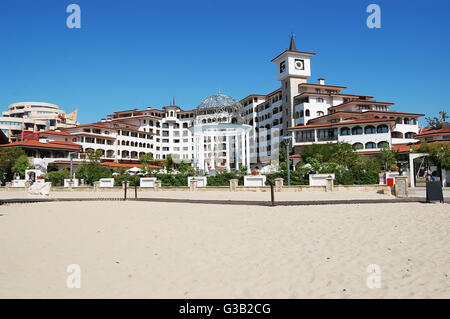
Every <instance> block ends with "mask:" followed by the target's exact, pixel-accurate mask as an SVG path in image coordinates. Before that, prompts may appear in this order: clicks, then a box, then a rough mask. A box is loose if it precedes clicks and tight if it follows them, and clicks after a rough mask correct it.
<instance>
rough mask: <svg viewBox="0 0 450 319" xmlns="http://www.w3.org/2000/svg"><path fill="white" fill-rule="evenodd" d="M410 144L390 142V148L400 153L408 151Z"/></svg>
mask: <svg viewBox="0 0 450 319" xmlns="http://www.w3.org/2000/svg"><path fill="white" fill-rule="evenodd" d="M410 149H411V145H409V144H392V150H393V151H397V152H400V153H404V152H409V150H410Z"/></svg>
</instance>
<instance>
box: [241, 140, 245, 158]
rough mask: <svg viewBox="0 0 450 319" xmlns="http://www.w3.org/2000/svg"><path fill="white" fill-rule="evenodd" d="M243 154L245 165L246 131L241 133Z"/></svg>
mask: <svg viewBox="0 0 450 319" xmlns="http://www.w3.org/2000/svg"><path fill="white" fill-rule="evenodd" d="M241 144H242V145H241V154H242V159H241V160H242V166H244V165H245V135H244V132H242V133H241Z"/></svg>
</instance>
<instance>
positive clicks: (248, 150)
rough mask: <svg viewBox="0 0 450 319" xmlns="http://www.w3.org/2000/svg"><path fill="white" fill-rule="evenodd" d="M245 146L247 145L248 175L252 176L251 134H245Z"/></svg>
mask: <svg viewBox="0 0 450 319" xmlns="http://www.w3.org/2000/svg"><path fill="white" fill-rule="evenodd" d="M245 142H246V143H245V144H246V148H245V150H246V153H247V157H246V159H247V161H246V162H247V164H246V165H247V173H248V174H250V173H251V170H250V132H247V133H245Z"/></svg>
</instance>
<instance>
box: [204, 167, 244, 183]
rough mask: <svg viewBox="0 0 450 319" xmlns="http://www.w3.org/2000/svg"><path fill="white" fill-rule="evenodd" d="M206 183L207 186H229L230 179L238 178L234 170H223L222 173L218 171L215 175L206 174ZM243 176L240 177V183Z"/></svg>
mask: <svg viewBox="0 0 450 319" xmlns="http://www.w3.org/2000/svg"><path fill="white" fill-rule="evenodd" d="M206 179H207V185H208V186H229V185H230V180H231V179H239V176H238V175H237V174H236V173H235V172H234V171H232V172H229V173H228V172H224V173H218V174H216V176H208V177H207V178H206ZM243 180H244V179H243V177H242V184H243ZM242 184H241V185H242Z"/></svg>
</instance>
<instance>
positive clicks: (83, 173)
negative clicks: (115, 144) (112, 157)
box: [75, 150, 112, 185]
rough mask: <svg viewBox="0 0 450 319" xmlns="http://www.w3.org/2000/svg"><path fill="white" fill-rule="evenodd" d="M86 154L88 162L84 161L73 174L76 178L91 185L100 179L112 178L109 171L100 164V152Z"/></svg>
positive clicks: (90, 151)
mask: <svg viewBox="0 0 450 319" xmlns="http://www.w3.org/2000/svg"><path fill="white" fill-rule="evenodd" d="M86 154H87V157H88V161H85V162H84V163H83V164H81V165H80V166H79V167H78V168H77V170H76V172H75V177H76V178H80V179H84V182H85V183H87V184H90V185H92V184H93V183H94V182H97V181H98V180H100V179H101V178H110V177H111V176H112V174H111V170H110V169H109V168H108V167H105V166H102V165H101V163H100V159H101V156H102V152H101V150H97V151H94V150H88V151H87V152H86Z"/></svg>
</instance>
